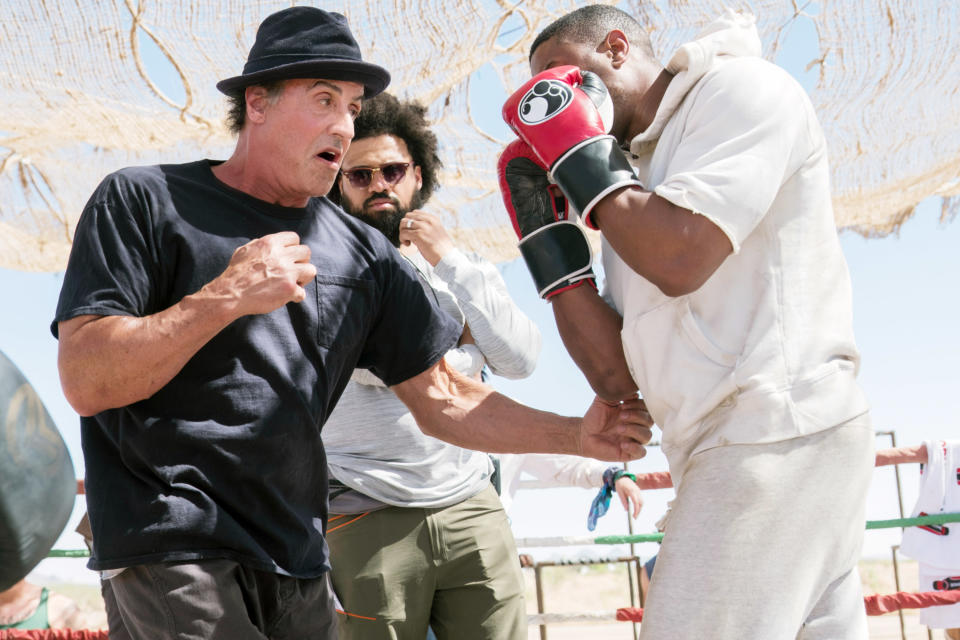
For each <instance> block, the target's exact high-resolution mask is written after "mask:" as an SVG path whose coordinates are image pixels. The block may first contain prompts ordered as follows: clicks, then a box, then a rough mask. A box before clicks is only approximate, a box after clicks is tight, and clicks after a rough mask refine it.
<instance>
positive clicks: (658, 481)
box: [0, 447, 960, 640]
mask: <svg viewBox="0 0 960 640" xmlns="http://www.w3.org/2000/svg"><path fill="white" fill-rule="evenodd" d="M924 453H925V452H924ZM925 459H926V456H925V455H924V456H923V459H922V460H921V459H920V456H918V454H917V451H916V448H910V447H903V448H892V449H884V450H878V451H877V453H876V466H877V467H880V466H888V465H897V464H901V463H907V462H923V461H925ZM636 478H637V480H636V481H637V485H638V486H639V487H640V488H641V489H667V488H670V487H672V486H673V481H672V478H671V477H670V473H669V472H668V471H658V472H651V473H643V474H637V476H636ZM898 484H899V483H898ZM898 488H899V487H898ZM84 493H85V486H84V481H83V480H82V479H78V480H77V494H78V495H83V494H84ZM955 522H960V513H941V514H936V515H927V516H920V517H915V518H896V519H890V520H868V521H867V522H866V527H865V528H866V529H867V530H874V529H891V528H902V527H912V526H920V525H942V524H947V523H955ZM663 537H664V534H662V533H646V534H631V535H615V536H548V537H540V538H518V539H517V540H516V544H517V548H529V547H561V546H574V545H614V544H633V543H641V542H660V541H661V540H662V539H663ZM89 555H90V552H89V551H88V550H86V549H53V550H51V551H50V553H49V554H48V557H51V558H83V557H88V556H89ZM618 561H622V559H620V560H618ZM598 562H599V563H602V562H604V559H602V558H600V559H595V560H590V561H576V560H572V561H561V562H557V563H546V564H550V565H566V564H571V565H572V564H584V563H590V564H596V563H598ZM958 602H960V589H956V590H948V591H931V592H925V593H911V592H906V591H898V592H896V593H892V594H885V595H881V594H874V595H869V596H865V597H864V607H865V609H866V612H867V615H871V616H877V615H883V614H886V613H891V612H894V611H901V610H903V609H923V608H927V607H932V606H942V605H949V604H956V603H958ZM641 604H642V603H641ZM642 619H643V608H642V607H620V608H618V609H617V610H615V611H594V612H583V613H538V614H530V615H528V616H527V624H528V625H530V626H533V625H540V626H541V628H543V625H547V624H565V623H590V622H613V621H621V622H634V623H638V622H641V621H642ZM0 640H108V636H107V632H106V631H77V630H70V629H48V630H43V631H32V630H31V631H18V630H5V631H0Z"/></svg>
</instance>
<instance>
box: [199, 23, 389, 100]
mask: <svg viewBox="0 0 960 640" xmlns="http://www.w3.org/2000/svg"><path fill="white" fill-rule="evenodd" d="M286 78H323V79H325V80H346V81H350V82H358V83H360V84H362V85H363V86H364V88H365V89H364V97H367V98H372V97H373V96H375V95H377V94H378V93H380V92H381V91H383V90H384V89H386V88H387V85H388V84H390V73H389V72H388V71H387V70H386V69H384V68H383V67H378V66H377V65H375V64H370V63H369V62H364V61H363V60H362V59H361V57H360V47H359V46H357V41H356V40H355V39H354V37H353V34H352V33H351V32H350V25H348V24H347V19H346V18H345V17H344V16H342V15H340V14H339V13H333V12H329V11H324V10H322V9H317V8H316V7H290V8H289V9H283V10H282V11H278V12H276V13H274V14H272V15H269V16H267V18H266V19H264V21H263V22H262V23H260V28H258V29H257V39H256V41H254V43H253V47H251V48H250V55H249V56H248V57H247V64H245V65H243V74H242V75H239V76H234V77H232V78H227V79H226V80H221V81H220V82H218V83H217V89H219V90H220V91H222V92H223V93H226V94H228V95H229V94H232V93H234V92H235V91H237V90H238V89H242V88H243V87H247V86H249V85H251V84H258V83H261V82H268V81H270V80H281V79H286Z"/></svg>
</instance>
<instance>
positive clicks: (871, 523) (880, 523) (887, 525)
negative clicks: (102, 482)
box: [47, 513, 960, 558]
mask: <svg viewBox="0 0 960 640" xmlns="http://www.w3.org/2000/svg"><path fill="white" fill-rule="evenodd" d="M948 522H960V513H939V514H937V515H935V516H920V517H917V518H898V519H896V520H867V529H895V528H897V527H916V526H919V525H926V524H946V523H948ZM661 540H663V534H662V533H640V534H635V535H632V536H600V537H598V538H594V539H593V543H594V544H624V543H637V542H660V541H661ZM89 555H90V552H89V551H87V550H86V549H53V550H52V551H50V553H49V554H48V556H47V557H48V558H85V557H87V556H89Z"/></svg>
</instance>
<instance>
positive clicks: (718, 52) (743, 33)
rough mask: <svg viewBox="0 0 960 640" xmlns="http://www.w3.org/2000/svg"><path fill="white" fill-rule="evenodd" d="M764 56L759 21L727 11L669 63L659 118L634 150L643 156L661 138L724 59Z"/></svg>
mask: <svg viewBox="0 0 960 640" xmlns="http://www.w3.org/2000/svg"><path fill="white" fill-rule="evenodd" d="M744 56H753V57H759V56H760V34H759V32H758V31H757V26H756V19H755V18H754V17H753V15H751V14H748V13H738V12H736V11H734V10H733V9H727V10H726V11H725V12H724V14H723V15H722V16H720V17H719V18H717V19H716V20H714V21H713V22H711V23H710V24H709V25H707V26H706V28H704V30H703V31H701V32H700V34H699V35H698V36H697V38H696V39H695V40H693V41H691V42H688V43H686V44H684V45H682V46H681V47H680V48H679V49H677V51H676V53H674V54H673V56H672V57H671V58H670V61H669V62H668V63H667V67H666V69H667V71H669V72H670V73H672V74H673V79H672V80H670V84H669V85H668V86H667V91H666V93H665V94H664V96H663V100H661V101H660V106H659V107H657V114H656V116H654V119H653V122H652V123H651V124H650V126H649V127H647V129H646V131H644V132H643V133H641V134H639V135H637V136H636V137H635V138H634V139H633V140H632V141H631V142H630V150H631V151H632V152H633V153H640V152H641V150H642V148H643V147H644V146H645V145H646V143H648V142H649V141H651V140H656V139H657V138H659V137H660V133H661V132H662V131H663V127H664V126H666V124H667V122H668V121H669V120H670V118H671V116H673V114H674V112H675V111H676V110H677V107H679V106H680V103H681V102H683V99H684V98H685V97H686V95H687V93H688V92H689V91H690V89H691V88H693V86H694V85H695V84H696V83H697V82H699V81H700V79H701V78H702V77H703V76H704V75H706V74H707V72H708V71H710V70H711V69H712V68H713V67H714V66H715V65H716V64H717V62H718V61H719V60H720V59H721V58H724V57H744Z"/></svg>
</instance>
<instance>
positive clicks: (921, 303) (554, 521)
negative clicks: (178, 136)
mask: <svg viewBox="0 0 960 640" xmlns="http://www.w3.org/2000/svg"><path fill="white" fill-rule="evenodd" d="M808 27H809V25H806V24H804V22H803V21H801V22H798V23H797V24H796V26H795V29H794V30H793V31H792V32H791V35H790V36H789V38H788V41H787V43H786V44H787V46H785V47H784V49H783V53H782V54H781V56H780V57H778V59H777V62H778V63H780V64H781V65H782V66H784V67H785V68H787V69H788V70H789V71H791V73H793V74H794V75H795V76H796V77H797V78H798V79H799V80H800V81H801V82H802V83H803V84H804V85H805V86H807V87H808V88H809V87H810V86H811V85H810V83H811V82H812V81H813V78H812V76H811V74H809V73H807V72H805V71H804V67H805V65H806V62H807V60H808V59H809V56H808V55H807V51H809V49H808V48H807V47H808V45H809V42H810V40H809V39H810V37H811V31H812V30H810V29H809V28H808ZM791 43H792V44H791ZM144 50H145V51H146V52H147V53H149V46H147V45H144ZM156 64H157V65H158V68H159V65H161V64H162V63H160V62H157V63H156ZM484 74H488V75H491V74H490V70H489V69H481V70H480V71H479V72H478V77H482V76H483V75H484ZM174 93H175V90H170V94H171V95H173V94H174ZM476 93H477V95H483V96H484V99H483V100H484V102H483V103H480V104H474V105H472V107H473V112H474V114H477V115H478V118H483V120H482V122H487V123H489V127H490V129H491V133H495V134H496V135H501V137H506V136H505V135H504V134H503V130H502V129H499V130H497V129H498V127H502V125H501V124H500V123H499V108H500V103H501V102H502V99H503V95H502V91H500V90H499V89H496V90H491V91H489V92H486V91H484V92H479V91H478V92H476ZM481 114H486V116H485V117H484V116H483V115H481ZM484 126H486V125H484ZM188 159H189V158H185V159H184V160H188ZM939 206H940V203H939V200H938V199H931V200H929V201H926V202H925V203H924V204H923V205H922V206H921V208H920V210H919V211H918V213H917V215H916V216H914V217H913V218H912V219H911V220H909V221H908V222H907V223H906V224H905V225H904V227H903V228H902V229H901V231H900V233H899V234H898V235H893V236H889V237H886V238H876V239H869V240H868V239H864V238H862V237H860V236H858V235H855V234H852V233H843V234H841V240H842V246H843V250H844V253H845V255H846V258H847V261H848V263H849V266H850V272H851V277H852V280H853V293H854V323H855V332H856V336H857V342H858V345H859V348H860V350H861V353H862V356H863V360H862V367H861V372H860V377H859V379H860V382H861V384H862V385H863V387H864V388H865V390H866V392H867V395H868V397H869V398H870V401H871V404H872V407H873V420H874V425H875V427H876V428H877V429H878V430H890V429H893V430H895V432H896V437H897V439H898V442H899V443H900V444H915V443H918V442H920V441H922V440H925V439H930V438H949V437H951V436H952V434H953V433H954V432H955V430H956V429H955V426H954V422H955V420H956V416H957V415H960V339H958V338H957V335H956V331H955V325H956V318H957V317H958V316H960V313H958V312H960V308H958V307H960V303H958V301H957V295H956V293H955V292H956V290H957V288H958V287H957V284H956V283H955V282H954V279H955V277H956V274H960V252H958V251H956V250H955V247H957V246H958V243H960V227H958V225H957V224H956V223H954V224H947V225H941V224H940V223H939V221H938V218H939ZM500 268H501V272H502V273H503V275H504V278H505V280H506V282H507V284H508V287H509V288H510V291H511V293H512V294H513V296H514V297H515V299H516V300H517V301H518V304H519V305H520V306H521V308H522V309H523V310H524V311H525V312H526V313H527V314H528V315H530V316H531V317H532V318H533V319H534V320H535V321H536V322H537V323H538V325H539V326H540V327H541V331H542V332H543V335H544V345H543V352H542V355H541V359H540V363H539V366H538V368H537V371H536V372H535V373H534V375H533V376H532V377H531V378H528V379H526V380H522V381H506V380H502V379H498V378H494V379H493V380H492V382H493V384H494V385H495V386H496V387H497V388H499V389H500V390H502V391H503V392H505V393H507V394H509V395H511V396H512V397H514V398H516V399H518V400H520V401H522V402H524V403H527V404H530V405H531V406H534V407H538V408H541V409H545V410H550V411H554V412H557V413H562V414H567V415H580V414H582V412H583V411H584V409H585V408H586V406H587V405H588V404H589V402H590V399H591V398H592V393H591V392H590V390H589V388H588V386H587V384H586V382H585V381H584V379H583V377H582V376H581V375H580V373H579V372H578V371H577V370H576V368H575V366H574V365H573V364H572V362H571V361H570V359H569V357H568V356H567V355H566V353H565V351H564V349H563V346H562V344H561V342H560V340H559V337H558V336H557V333H556V330H555V328H554V324H553V318H552V314H551V312H550V309H549V307H548V306H547V305H546V304H545V303H543V302H542V301H540V300H539V299H538V298H537V297H536V295H535V293H534V290H533V284H532V282H531V281H530V278H529V275H528V274H527V271H526V268H525V266H524V265H523V264H522V262H520V261H514V262H510V263H506V264H502V265H500ZM61 282H62V276H61V274H50V273H46V274H38V273H23V272H16V271H7V270H0V294H2V296H3V299H6V300H8V303H7V304H6V305H5V310H4V311H3V312H2V313H0V350H2V351H3V352H4V353H5V354H6V355H7V356H8V357H9V358H10V359H11V360H13V361H14V363H16V364H17V366H18V367H20V369H21V371H22V372H23V373H24V375H25V376H26V377H27V379H28V380H29V381H30V382H31V383H32V384H33V385H34V387H35V388H36V390H37V392H38V394H39V395H40V397H41V399H42V400H43V402H44V403H45V405H46V406H47V409H48V410H49V412H50V413H51V415H52V416H53V419H54V421H55V422H56V424H57V425H58V427H59V428H60V430H61V432H62V433H63V435H64V439H65V440H66V442H67V444H68V447H69V449H70V451H71V454H72V456H73V459H74V463H75V466H76V467H77V470H78V474H79V473H81V470H82V460H83V456H82V452H81V450H80V439H79V429H78V419H77V417H76V415H75V414H74V412H73V411H72V409H71V408H70V407H69V405H68V404H67V403H66V401H65V399H64V398H63V395H62V392H61V391H60V386H59V381H58V377H57V369H56V341H55V340H54V339H53V337H52V336H51V334H50V332H49V323H50V320H51V319H52V317H53V314H54V309H55V307H56V301H57V295H58V293H59V289H60V285H61ZM951 292H954V293H951ZM888 443H889V440H888V439H886V438H884V439H878V446H879V447H884V446H888ZM631 469H633V470H635V471H637V472H643V471H659V470H664V469H666V462H665V460H664V458H663V456H662V455H661V454H660V452H659V450H658V449H655V448H653V449H651V450H650V453H649V455H648V457H647V458H646V459H644V460H642V461H640V462H635V463H632V465H631ZM917 471H918V469H917V468H916V465H912V466H910V467H906V468H905V469H904V470H903V478H904V502H905V507H906V509H907V510H908V511H909V510H910V508H911V507H912V504H913V501H914V500H915V496H916V488H917V476H918V473H917ZM798 490H802V488H798ZM895 490H896V487H895V484H894V479H893V474H892V471H891V470H890V469H881V470H877V471H876V473H875V478H874V483H873V489H872V492H871V496H870V502H869V506H868V518H870V519H885V518H893V517H897V515H898V511H897V504H896V492H895ZM592 497H593V492H592V491H589V490H585V489H546V490H538V491H527V492H521V493H520V494H519V495H518V496H517V499H516V501H515V505H514V507H513V509H512V512H511V519H512V522H513V526H514V531H515V533H516V535H517V536H518V537H531V536H548V535H585V534H586V533H587V531H586V527H585V520H586V512H587V508H588V506H589V503H590V500H591V498H592ZM670 497H671V492H670V491H654V492H648V493H647V497H646V506H645V508H644V511H643V513H642V514H641V517H640V519H639V520H638V522H637V523H636V524H635V527H634V528H635V531H638V532H650V531H652V530H653V529H654V526H653V523H654V522H655V521H656V519H657V518H659V516H660V515H661V513H662V512H663V510H664V508H665V506H666V501H667V500H668V499H669V498H670ZM78 504H79V503H78ZM81 506H82V505H81ZM81 512H82V509H81V508H80V507H78V510H77V512H76V513H75V516H74V520H75V519H76V518H78V517H79V515H80V513H81ZM72 527H73V523H72V522H71V524H70V525H68V529H67V533H65V534H64V536H63V537H62V539H61V541H60V543H58V545H57V546H58V547H59V548H79V547H80V544H81V543H80V540H79V538H78V537H77V536H76V535H73V534H71V533H69V532H70V531H71V530H72ZM624 532H626V523H625V518H624V516H623V512H622V510H621V509H620V508H619V506H616V505H615V506H613V507H612V508H611V511H610V513H609V514H608V515H607V516H605V517H604V518H602V519H601V520H600V523H599V525H598V528H597V531H596V532H595V533H596V534H597V535H604V534H613V533H624ZM898 541H899V532H898V530H894V531H888V532H868V533H867V539H866V549H865V552H866V553H867V554H868V555H873V556H887V555H888V554H889V545H890V544H895V543H896V542H898ZM638 550H639V552H640V553H641V555H644V556H647V555H650V554H652V553H653V552H655V545H640V546H639V549H638ZM574 551H576V552H577V553H580V552H582V553H595V554H601V555H605V556H607V555H617V554H619V553H620V552H622V551H623V549H598V548H592V549H587V548H585V549H579V550H571V551H569V552H568V553H572V552H574ZM554 553H556V552H552V551H550V552H548V551H544V552H542V553H541V554H540V555H539V556H538V557H543V556H546V555H551V554H554ZM82 566H83V562H82V561H79V560H48V561H45V562H44V563H43V564H42V565H41V567H40V568H39V570H38V573H39V574H42V575H59V576H69V577H70V578H71V579H76V580H87V581H93V575H92V574H91V573H90V572H87V571H85V570H84V569H83V568H82Z"/></svg>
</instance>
